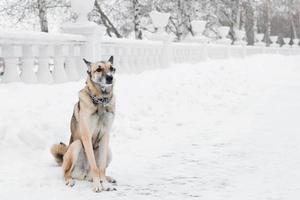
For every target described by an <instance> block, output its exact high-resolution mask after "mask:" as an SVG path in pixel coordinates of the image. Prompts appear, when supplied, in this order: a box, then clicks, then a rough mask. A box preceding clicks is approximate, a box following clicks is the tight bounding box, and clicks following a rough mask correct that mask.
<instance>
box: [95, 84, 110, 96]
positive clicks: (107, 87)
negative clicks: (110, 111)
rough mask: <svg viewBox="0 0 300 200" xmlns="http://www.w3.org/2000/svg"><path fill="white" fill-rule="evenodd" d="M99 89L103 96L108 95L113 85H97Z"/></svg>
mask: <svg viewBox="0 0 300 200" xmlns="http://www.w3.org/2000/svg"><path fill="white" fill-rule="evenodd" d="M97 84H98V85H99V86H100V88H101V92H102V93H104V94H108V93H110V92H111V90H112V87H113V84H112V83H110V84H107V83H97Z"/></svg>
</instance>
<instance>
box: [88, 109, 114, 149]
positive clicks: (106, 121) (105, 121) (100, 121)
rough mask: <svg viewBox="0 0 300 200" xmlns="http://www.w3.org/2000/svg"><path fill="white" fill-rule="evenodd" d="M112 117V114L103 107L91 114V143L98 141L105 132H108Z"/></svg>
mask: <svg viewBox="0 0 300 200" xmlns="http://www.w3.org/2000/svg"><path fill="white" fill-rule="evenodd" d="M113 119H114V114H113V113H111V112H107V111H106V110H103V109H101V110H100V109H99V110H98V112H96V113H94V114H93V115H92V116H91V119H90V122H91V124H90V127H91V133H92V140H93V144H95V143H98V142H99V141H100V140H101V138H102V136H103V135H104V134H105V133H109V131H110V129H111V126H112V122H113Z"/></svg>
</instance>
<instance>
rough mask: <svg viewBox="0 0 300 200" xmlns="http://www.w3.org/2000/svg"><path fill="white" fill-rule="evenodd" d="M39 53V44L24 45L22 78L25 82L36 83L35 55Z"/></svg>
mask: <svg viewBox="0 0 300 200" xmlns="http://www.w3.org/2000/svg"><path fill="white" fill-rule="evenodd" d="M37 55H38V49H37V46H33V45H23V57H22V73H21V79H22V81H24V82H25V83H36V82H37V77H36V74H35V72H34V67H35V57H36V56H37Z"/></svg>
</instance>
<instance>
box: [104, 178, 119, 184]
mask: <svg viewBox="0 0 300 200" xmlns="http://www.w3.org/2000/svg"><path fill="white" fill-rule="evenodd" d="M106 180H107V182H109V183H111V184H113V185H117V181H116V179H114V178H113V177H111V176H106Z"/></svg>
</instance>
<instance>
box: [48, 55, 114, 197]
mask: <svg viewBox="0 0 300 200" xmlns="http://www.w3.org/2000/svg"><path fill="white" fill-rule="evenodd" d="M83 60H84V62H85V64H86V65H87V67H88V71H87V72H88V77H87V81H86V86H85V87H84V88H83V89H82V90H81V91H80V92H79V101H78V102H77V103H76V104H75V106H74V111H73V116H72V119H71V138H70V141H69V145H68V146H67V145H65V144H63V143H60V144H55V145H53V146H52V148H51V153H52V154H53V156H54V158H55V159H56V161H57V163H58V164H60V165H62V168H63V172H64V178H65V181H66V185H68V186H71V187H72V186H73V185H74V184H75V182H74V179H79V180H89V181H93V190H94V191H95V192H100V191H108V190H115V188H113V186H112V184H113V183H115V182H116V181H115V180H114V179H113V178H111V177H109V176H107V175H106V168H107V167H108V165H109V163H110V161H111V151H110V148H109V134H110V129H111V126H112V123H113V119H114V115H115V97H114V94H113V87H114V82H115V80H114V76H113V75H114V73H115V68H114V67H113V56H111V57H110V58H109V60H108V61H106V62H104V61H100V62H96V63H91V62H89V61H87V60H85V59H83Z"/></svg>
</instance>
